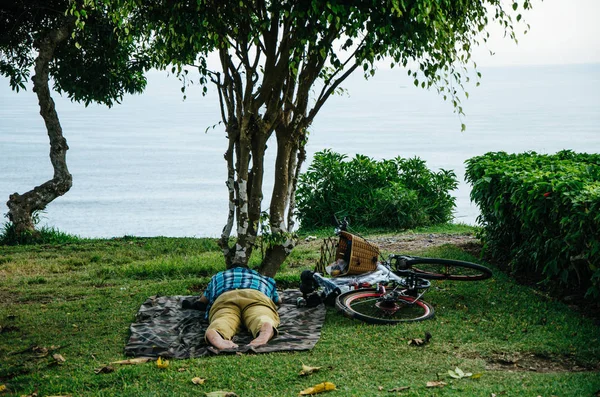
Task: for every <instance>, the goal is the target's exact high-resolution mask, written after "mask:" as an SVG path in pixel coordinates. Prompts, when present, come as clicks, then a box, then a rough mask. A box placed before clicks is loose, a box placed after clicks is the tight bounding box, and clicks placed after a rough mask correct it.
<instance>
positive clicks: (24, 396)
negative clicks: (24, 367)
mask: <svg viewBox="0 0 600 397" xmlns="http://www.w3.org/2000/svg"><path fill="white" fill-rule="evenodd" d="M21 397H38V393H37V391H34V392H33V393H31V394H28V395H22V396H21Z"/></svg>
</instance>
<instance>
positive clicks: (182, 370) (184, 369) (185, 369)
mask: <svg viewBox="0 0 600 397" xmlns="http://www.w3.org/2000/svg"><path fill="white" fill-rule="evenodd" d="M177 371H178V372H185V371H187V368H179V369H178V370H177Z"/></svg>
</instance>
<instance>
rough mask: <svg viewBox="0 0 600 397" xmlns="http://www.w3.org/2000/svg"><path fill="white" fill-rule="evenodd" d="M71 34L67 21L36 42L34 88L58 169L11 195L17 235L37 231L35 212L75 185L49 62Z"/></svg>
mask: <svg viewBox="0 0 600 397" xmlns="http://www.w3.org/2000/svg"><path fill="white" fill-rule="evenodd" d="M68 35H69V29H68V25H67V24H65V25H63V26H62V27H61V28H59V29H56V30H54V31H51V32H49V33H48V34H47V35H46V36H45V37H43V38H41V39H39V40H38V42H37V43H36V45H37V47H38V50H39V53H38V56H37V58H36V61H35V75H34V76H33V77H32V81H33V91H34V92H35V93H36V94H37V97H38V102H39V105H40V115H41V116H42V118H43V119H44V123H45V124H46V129H47V131H48V137H49V138H50V161H51V163H52V167H53V168H54V177H53V178H52V179H51V180H49V181H47V182H45V183H44V184H42V185H40V186H37V187H35V188H34V189H33V190H31V191H29V192H27V193H24V194H19V193H14V194H11V195H10V197H9V200H8V202H7V205H8V208H9V211H8V219H9V220H10V221H11V222H12V223H13V225H14V227H15V233H16V234H17V236H22V235H24V234H27V233H34V234H35V233H36V231H35V225H34V222H33V217H32V215H33V213H34V212H35V211H40V210H43V209H44V208H46V205H48V203H50V202H51V201H52V200H54V199H55V198H57V197H59V196H62V195H63V194H65V193H66V192H68V191H69V189H70V188H71V185H72V176H71V174H70V173H69V170H68V168H67V162H66V153H67V150H68V149H69V146H68V145H67V141H66V139H65V138H64V137H63V134H62V127H61V126H60V121H59V120H58V114H57V113H56V109H55V106H54V101H53V100H52V97H51V96H50V86H49V82H48V81H49V63H50V62H51V61H52V58H53V56H54V50H55V48H56V46H57V45H58V44H59V43H60V42H62V41H64V40H66V39H67V38H68Z"/></svg>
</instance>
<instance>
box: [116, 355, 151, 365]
mask: <svg viewBox="0 0 600 397" xmlns="http://www.w3.org/2000/svg"><path fill="white" fill-rule="evenodd" d="M153 360H154V358H152V357H137V358H130V359H129V360H120V361H113V362H111V364H119V365H137V364H144V363H147V362H148V361H153Z"/></svg>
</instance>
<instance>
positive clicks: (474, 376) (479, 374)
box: [471, 372, 483, 379]
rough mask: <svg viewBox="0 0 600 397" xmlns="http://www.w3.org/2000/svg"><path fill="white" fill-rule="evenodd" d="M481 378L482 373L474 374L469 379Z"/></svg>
mask: <svg viewBox="0 0 600 397" xmlns="http://www.w3.org/2000/svg"><path fill="white" fill-rule="evenodd" d="M482 376H483V372H478V373H476V374H473V375H472V376H471V379H479V378H481V377H482Z"/></svg>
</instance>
